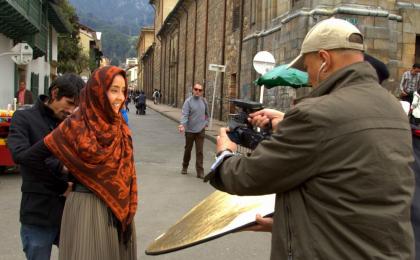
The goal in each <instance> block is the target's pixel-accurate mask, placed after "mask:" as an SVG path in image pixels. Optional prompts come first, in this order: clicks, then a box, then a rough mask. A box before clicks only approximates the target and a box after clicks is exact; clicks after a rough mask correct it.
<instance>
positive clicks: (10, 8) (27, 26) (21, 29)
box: [0, 0, 42, 39]
mask: <svg viewBox="0 0 420 260" xmlns="http://www.w3.org/2000/svg"><path fill="white" fill-rule="evenodd" d="M41 16H42V0H0V33H2V34H4V35H6V36H7V37H9V38H11V39H20V38H22V37H23V36H24V35H28V34H34V33H36V32H39V30H40V24H41Z"/></svg>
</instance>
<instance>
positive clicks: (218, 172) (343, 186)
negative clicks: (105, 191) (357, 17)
mask: <svg viewBox="0 0 420 260" xmlns="http://www.w3.org/2000/svg"><path fill="white" fill-rule="evenodd" d="M363 51H364V48H363V36H362V34H361V33H360V31H359V30H358V29H357V28H356V27H355V26H353V25H352V24H350V23H348V22H347V21H344V20H341V19H334V18H331V19H326V20H323V21H321V22H319V23H318V24H317V25H315V27H313V28H312V29H311V30H310V31H309V32H308V34H307V35H306V37H305V39H304V41H303V44H302V48H301V53H300V55H299V56H298V57H297V58H296V59H295V60H294V61H293V62H292V63H291V64H290V66H291V67H295V68H299V69H302V70H306V71H307V72H308V74H309V81H310V83H311V85H312V87H313V91H312V93H311V94H310V95H309V96H308V97H307V98H305V99H304V100H302V101H301V102H299V103H298V104H297V105H296V106H295V107H294V108H293V109H292V110H290V111H289V112H287V113H286V114H283V113H281V112H279V111H276V110H270V109H265V110H262V111H259V112H257V113H254V114H252V115H251V118H250V121H251V122H252V123H253V124H254V125H256V126H259V127H265V126H267V123H268V122H271V124H272V126H273V131H274V133H273V135H272V138H271V139H270V140H267V141H262V142H261V143H260V144H259V145H258V147H257V148H256V149H255V150H254V151H253V152H252V154H251V155H250V156H242V155H238V154H236V153H234V152H235V151H236V145H235V144H234V143H233V142H231V141H230V140H229V138H228V137H227V135H226V131H227V129H224V128H223V129H221V130H220V136H219V137H218V140H217V147H216V149H217V152H218V155H219V156H218V158H217V160H216V162H215V164H214V165H213V166H212V172H211V173H210V174H209V175H208V176H206V179H210V182H211V184H212V185H213V186H214V187H216V188H217V189H220V190H223V191H226V192H229V193H231V194H238V195H263V194H270V193H276V194H277V197H276V205H275V209H276V210H275V212H274V216H273V219H270V218H261V217H257V222H258V223H259V225H257V226H256V227H255V229H256V230H257V229H268V230H269V231H271V232H272V248H271V259H282V260H284V259H289V260H291V259H293V260H301V259H305V260H307V259H320V260H321V259H322V260H325V259H334V260H336V259H387V260H389V259H395V260H397V259H398V260H401V259H407V260H408V259H414V251H413V246H414V243H413V231H412V226H411V223H410V202H411V198H412V195H413V188H414V178H413V173H412V171H411V169H410V163H411V162H412V161H413V156H412V147H411V137H410V128H409V124H408V120H407V116H406V115H405V114H404V112H403V110H402V109H401V106H400V104H399V103H398V102H397V100H396V99H395V98H394V97H393V96H391V95H390V94H389V93H388V92H387V91H386V90H385V89H384V88H382V87H381V86H380V85H379V84H378V79H377V75H376V72H375V70H374V69H373V68H372V67H371V66H370V65H369V64H368V63H366V62H364V61H363ZM271 221H272V223H271Z"/></svg>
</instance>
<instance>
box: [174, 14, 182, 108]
mask: <svg viewBox="0 0 420 260" xmlns="http://www.w3.org/2000/svg"><path fill="white" fill-rule="evenodd" d="M175 19H176V21H177V23H178V37H177V43H176V75H175V77H176V79H175V82H176V83H175V84H176V86H175V107H178V86H179V82H178V74H179V62H178V61H179V38H180V37H181V21H180V20H179V19H178V17H175Z"/></svg>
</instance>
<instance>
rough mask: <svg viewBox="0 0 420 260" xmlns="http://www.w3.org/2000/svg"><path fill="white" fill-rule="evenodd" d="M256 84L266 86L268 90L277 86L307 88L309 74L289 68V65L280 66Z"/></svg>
mask: <svg viewBox="0 0 420 260" xmlns="http://www.w3.org/2000/svg"><path fill="white" fill-rule="evenodd" d="M254 83H256V84H258V85H260V86H261V85H264V86H265V87H266V88H268V89H270V88H272V87H276V86H289V87H293V88H300V87H306V86H307V85H308V73H306V72H303V71H300V70H297V69H293V68H287V65H280V66H278V67H275V68H274V69H272V70H270V71H269V72H267V73H265V74H264V75H262V76H261V77H259V78H258V79H257V80H256V81H254Z"/></svg>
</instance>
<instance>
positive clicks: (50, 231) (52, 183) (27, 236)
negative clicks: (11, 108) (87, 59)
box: [7, 74, 85, 260]
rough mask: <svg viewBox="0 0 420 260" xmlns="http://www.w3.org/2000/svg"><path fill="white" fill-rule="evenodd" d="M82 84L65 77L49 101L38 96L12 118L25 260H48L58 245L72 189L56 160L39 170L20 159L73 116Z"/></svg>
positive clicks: (10, 142)
mask: <svg viewBox="0 0 420 260" xmlns="http://www.w3.org/2000/svg"><path fill="white" fill-rule="evenodd" d="M84 84H85V83H84V81H83V80H82V79H81V78H80V77H79V76H77V75H74V74H65V75H63V76H61V77H59V78H57V79H56V80H55V81H54V82H53V83H52V84H51V86H50V88H49V97H47V96H45V95H40V96H39V97H38V99H37V101H36V103H35V105H34V106H33V107H31V108H29V109H26V110H18V111H16V112H15V113H14V115H13V118H12V122H11V125H10V132H9V136H8V138H7V143H8V147H9V149H10V151H11V153H12V156H13V160H14V161H15V163H16V164H18V165H19V166H20V172H21V174H22V187H21V191H22V201H21V204H20V222H21V230H20V235H21V239H22V245H23V251H24V252H25V255H26V258H27V259H29V260H47V259H50V255H51V249H52V245H53V244H55V245H58V239H59V232H60V223H61V216H62V212H63V208H64V201H65V198H64V197H63V195H66V194H67V193H68V192H69V191H70V189H71V186H72V185H71V183H69V182H67V178H66V171H67V170H66V168H65V167H63V165H62V164H61V163H60V162H59V161H58V160H57V159H56V158H53V157H51V158H48V159H47V160H46V161H45V163H44V167H42V168H39V167H33V165H32V163H31V161H26V160H22V159H21V158H23V157H25V156H24V155H25V153H26V151H27V150H28V149H29V148H30V147H31V146H32V145H34V144H35V143H37V142H38V141H39V140H42V139H43V138H44V137H45V136H46V135H47V134H48V133H50V132H51V131H52V130H53V129H54V128H55V127H56V126H57V125H58V124H59V123H60V122H62V121H63V120H64V119H65V118H66V117H67V116H69V115H70V114H71V113H73V111H74V110H75V108H76V106H77V105H78V102H79V92H80V90H81V88H82V87H84Z"/></svg>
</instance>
